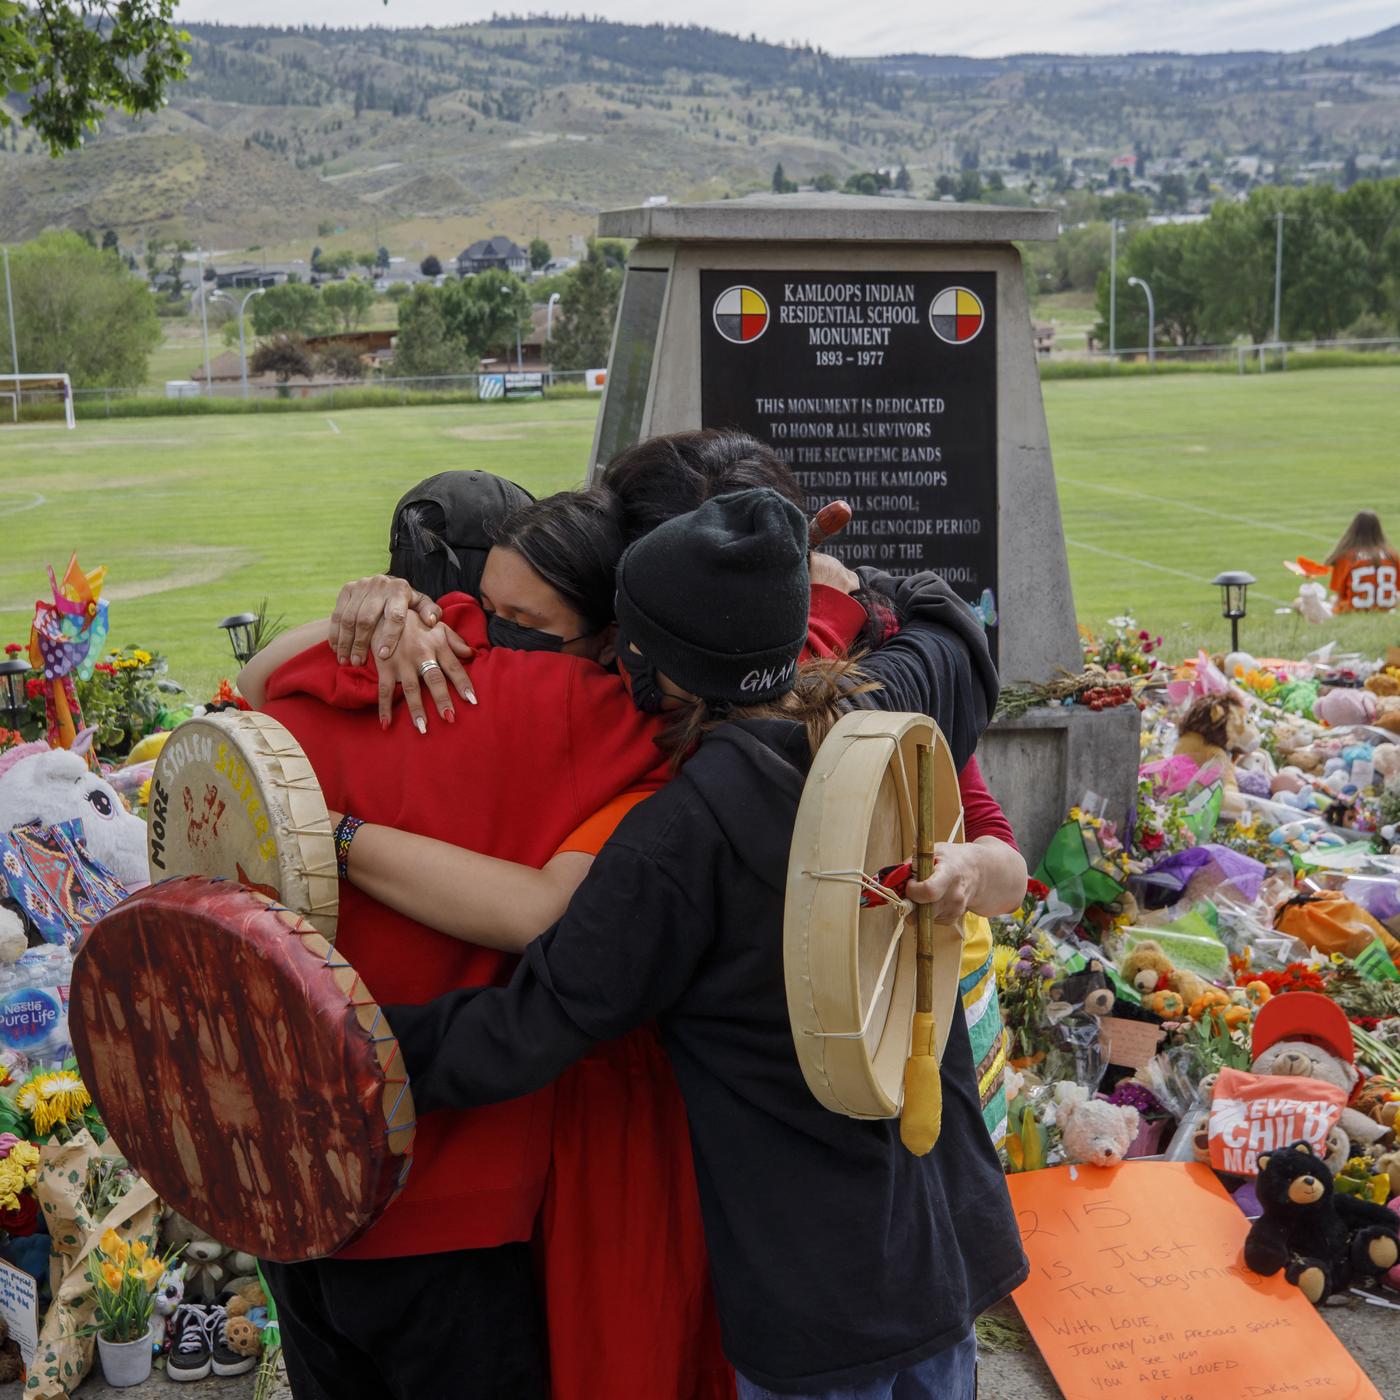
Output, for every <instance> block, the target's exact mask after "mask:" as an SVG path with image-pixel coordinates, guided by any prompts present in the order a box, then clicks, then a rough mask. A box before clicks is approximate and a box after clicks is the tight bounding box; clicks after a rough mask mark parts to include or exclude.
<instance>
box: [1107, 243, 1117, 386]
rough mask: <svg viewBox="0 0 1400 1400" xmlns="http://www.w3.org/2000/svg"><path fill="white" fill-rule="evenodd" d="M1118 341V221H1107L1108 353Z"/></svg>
mask: <svg viewBox="0 0 1400 1400" xmlns="http://www.w3.org/2000/svg"><path fill="white" fill-rule="evenodd" d="M1117 339H1118V220H1117V219H1110V220H1109V221H1108V353H1109V357H1110V358H1112V357H1113V351H1114V349H1115V347H1116V344H1117Z"/></svg>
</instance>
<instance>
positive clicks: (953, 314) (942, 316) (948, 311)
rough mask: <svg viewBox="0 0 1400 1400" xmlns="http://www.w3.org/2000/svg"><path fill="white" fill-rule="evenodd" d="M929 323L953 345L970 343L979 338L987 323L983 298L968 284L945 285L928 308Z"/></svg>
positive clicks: (936, 333)
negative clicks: (957, 285) (967, 285)
mask: <svg viewBox="0 0 1400 1400" xmlns="http://www.w3.org/2000/svg"><path fill="white" fill-rule="evenodd" d="M928 320H929V325H931V326H932V327H933V333H934V335H936V336H937V337H938V338H939V340H943V341H946V342H947V343H948V344H949V345H966V344H967V343H968V341H970V340H976V339H977V337H978V335H980V334H981V331H982V327H983V326H985V325H986V324H987V313H986V312H985V311H984V310H983V309H982V298H981V297H979V296H978V295H977V293H976V292H969V291H968V289H967V288H966V287H945V288H944V289H943V290H942V291H941V292H939V294H938V295H937V296H936V297H934V299H933V305H932V306H930V307H929V309H928Z"/></svg>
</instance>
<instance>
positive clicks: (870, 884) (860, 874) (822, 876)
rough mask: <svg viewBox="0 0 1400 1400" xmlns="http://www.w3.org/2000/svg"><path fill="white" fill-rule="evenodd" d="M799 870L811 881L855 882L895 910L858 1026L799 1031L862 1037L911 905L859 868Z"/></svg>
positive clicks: (824, 1036)
mask: <svg viewBox="0 0 1400 1400" xmlns="http://www.w3.org/2000/svg"><path fill="white" fill-rule="evenodd" d="M802 873H803V874H804V875H807V876H810V877H811V878H812V879H813V880H838V881H840V882H841V883H842V884H847V885H859V886H860V887H861V889H863V890H865V891H867V892H868V893H869V894H873V895H874V896H875V897H876V898H877V899H880V900H883V901H884V902H885V903H886V904H889V905H892V906H893V907H894V908H896V909H898V910H899V918H898V920H897V921H896V922H895V926H894V932H893V933H891V934H890V946H889V947H888V948H887V949H886V950H885V960H884V962H882V963H881V964H880V971H879V974H878V975H877V976H876V978H875V988H874V990H873V991H872V992H871V993H870V1005H869V1007H868V1008H867V1009H866V1012H865V1019H864V1020H863V1021H862V1022H861V1023H860V1029H859V1030H855V1031H804V1032H803V1034H804V1035H810V1036H815V1037H816V1038H817V1039H818V1040H864V1039H865V1037H866V1036H867V1035H868V1034H869V1033H870V1021H871V1018H872V1017H873V1016H874V1015H875V1008H876V1007H877V1006H878V1005H879V1004H880V993H881V992H883V991H884V990H885V978H886V977H888V976H889V972H890V965H891V964H892V963H893V962H894V955H895V954H896V953H897V952H898V951H899V940H900V937H901V936H902V935H903V933H904V926H905V924H907V923H908V922H909V915H910V914H911V913H913V911H914V905H913V904H912V902H911V901H909V900H907V899H901V898H900V896H899V895H897V894H896V893H895V892H894V891H893V890H892V889H890V888H889V886H888V885H882V884H881V883H880V882H879V881H878V880H876V879H874V878H873V877H872V876H870V875H867V874H866V873H865V871H863V870H804V871H803V872H802Z"/></svg>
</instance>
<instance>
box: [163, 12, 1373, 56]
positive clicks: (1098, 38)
mask: <svg viewBox="0 0 1400 1400" xmlns="http://www.w3.org/2000/svg"><path fill="white" fill-rule="evenodd" d="M537 3H538V0H534V3H531V4H522V5H521V6H520V8H521V9H522V10H530V9H534V8H535V4H537ZM509 8H510V6H509V3H508V0H484V2H483V3H478V0H388V3H387V4H384V3H382V0H180V6H179V14H180V16H181V18H183V19H186V20H221V21H223V22H224V23H227V24H329V25H346V24H355V25H362V24H383V25H415V24H439V25H450V24H462V23H466V22H468V21H470V20H473V19H485V18H489V17H490V15H491V13H492V12H493V11H497V12H504V11H506V10H508V9H509ZM541 8H549V9H555V10H558V11H574V9H575V6H574V5H573V4H572V3H570V0H559V3H558V4H557V5H552V6H545V7H541ZM579 9H586V11H587V13H589V14H591V15H603V16H605V17H606V18H608V19H617V20H627V21H636V22H639V23H650V22H655V21H656V20H658V19H660V18H662V17H664V18H665V19H666V20H668V21H670V22H673V23H686V22H694V23H701V24H705V25H708V26H710V27H711V28H715V29H726V30H731V31H733V32H735V33H743V34H747V33H750V32H754V31H756V32H757V33H758V34H759V36H760V37H761V38H765V39H772V40H777V41H787V40H806V41H810V42H812V43H815V44H819V45H821V47H823V48H825V49H828V50H831V51H832V52H834V53H839V54H878V53H897V52H905V53H907V52H916V53H945V54H946V53H959V54H973V55H976V56H978V57H983V58H989V57H993V56H995V55H998V54H1005V53H1024V52H1027V51H1032V50H1038V51H1041V52H1046V51H1049V52H1055V53H1122V52H1125V51H1129V50H1148V49H1151V50H1157V49H1178V50H1182V51H1185V52H1188V53H1192V52H1194V53H1202V52H1215V51H1219V50H1224V49H1303V48H1310V47H1312V46H1313V45H1315V44H1333V43H1337V42H1339V41H1340V40H1343V39H1354V38H1359V37H1361V36H1363V35H1366V34H1371V33H1374V32H1375V31H1376V30H1378V29H1384V28H1385V27H1386V26H1387V25H1390V24H1394V23H1395V22H1396V19H1397V17H1400V15H1397V7H1396V4H1395V0H1322V3H1319V0H1170V3H1163V0H981V3H980V4H975V5H968V4H962V3H950V0H881V3H879V4H868V5H861V4H852V3H851V0H764V3H762V4H759V5H755V4H754V3H753V0H705V3H703V4H702V3H699V0H669V3H666V4H662V5H658V4H657V3H656V0H587V4H586V6H579Z"/></svg>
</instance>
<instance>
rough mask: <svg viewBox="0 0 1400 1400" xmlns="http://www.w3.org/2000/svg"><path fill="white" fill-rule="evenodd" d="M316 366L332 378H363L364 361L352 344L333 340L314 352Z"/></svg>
mask: <svg viewBox="0 0 1400 1400" xmlns="http://www.w3.org/2000/svg"><path fill="white" fill-rule="evenodd" d="M316 368H317V369H318V370H319V371H320V372H321V373H322V374H325V375H329V376H330V378H332V379H363V378H364V377H365V362H364V361H363V360H362V359H361V358H360V352H359V351H358V350H356V349H355V347H354V346H353V345H347V344H346V343H345V342H344V341H343V340H333V341H331V342H330V344H329V345H325V346H322V348H321V349H320V350H319V351H318V352H317V354H316Z"/></svg>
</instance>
